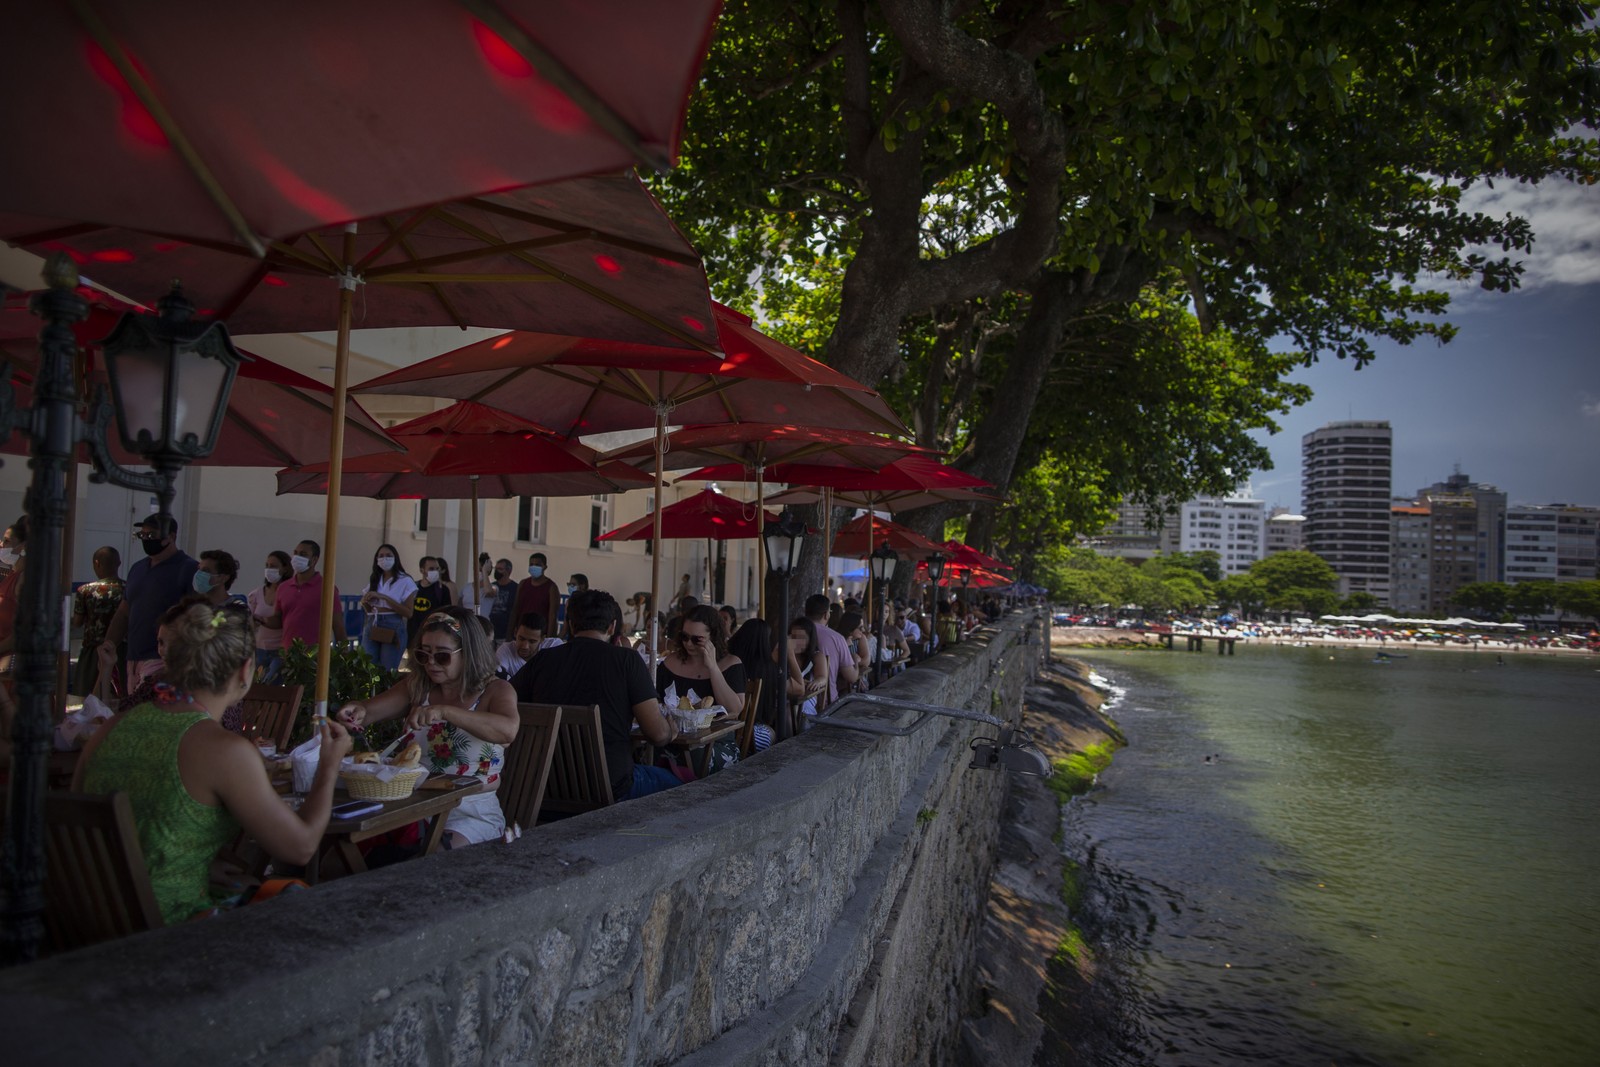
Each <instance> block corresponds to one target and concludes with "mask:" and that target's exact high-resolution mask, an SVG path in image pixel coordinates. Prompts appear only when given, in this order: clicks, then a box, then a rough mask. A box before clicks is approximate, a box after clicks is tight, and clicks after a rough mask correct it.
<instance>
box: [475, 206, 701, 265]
mask: <svg viewBox="0 0 1600 1067" xmlns="http://www.w3.org/2000/svg"><path fill="white" fill-rule="evenodd" d="M468 203H470V204H471V205H472V206H473V207H475V208H477V209H478V210H479V211H483V212H487V213H488V214H491V215H503V216H505V217H506V218H508V219H516V220H517V221H518V222H526V223H529V224H530V225H534V226H547V227H549V228H550V229H552V230H577V229H582V227H578V226H574V225H573V224H572V223H570V222H562V221H561V220H560V219H553V218H549V217H547V216H545V215H540V214H538V213H536V212H532V211H524V210H522V209H521V208H515V207H512V206H510V205H509V204H501V203H497V202H495V201H493V200H483V199H474V200H471V201H468ZM590 232H592V233H593V234H594V237H595V239H596V240H598V241H604V242H605V243H606V244H609V245H612V246H614V247H616V248H626V249H627V250H628V251H630V252H642V253H644V254H645V255H647V256H655V257H657V258H659V259H667V260H671V261H672V262H674V263H682V264H684V265H685V266H690V267H694V266H698V265H699V263H700V259H699V257H698V256H696V255H694V254H693V253H690V252H682V251H679V250H678V249H675V248H662V247H661V246H660V245H656V244H651V243H650V242H649V241H636V240H634V239H633V238H631V237H623V236H622V235H621V234H615V233H607V232H605V231H603V230H591V231H590Z"/></svg>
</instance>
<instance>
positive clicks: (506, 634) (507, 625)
mask: <svg viewBox="0 0 1600 1067" xmlns="http://www.w3.org/2000/svg"><path fill="white" fill-rule="evenodd" d="M516 603H517V583H516V582H513V581H512V580H511V561H510V560H509V559H497V560H495V561H494V601H493V603H492V606H491V607H490V608H489V625H490V626H493V627H494V636H495V640H497V641H505V640H508V639H509V638H510V637H511V609H512V608H513V607H514V606H516Z"/></svg>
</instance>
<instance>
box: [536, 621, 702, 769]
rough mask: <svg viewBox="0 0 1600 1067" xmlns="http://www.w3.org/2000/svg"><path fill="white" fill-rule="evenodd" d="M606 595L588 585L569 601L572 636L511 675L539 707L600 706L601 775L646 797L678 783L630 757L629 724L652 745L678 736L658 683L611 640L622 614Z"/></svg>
mask: <svg viewBox="0 0 1600 1067" xmlns="http://www.w3.org/2000/svg"><path fill="white" fill-rule="evenodd" d="M621 617H622V616H621V612H620V609H619V608H618V607H617V602H616V601H615V600H614V599H612V597H611V594H610V593H606V592H603V591H601V590H599V589H585V590H583V591H582V592H579V593H577V594H575V595H574V596H572V597H571V598H570V599H569V600H568V601H567V620H568V622H569V623H570V624H571V626H572V638H571V640H569V641H568V642H567V643H566V644H564V645H562V646H561V647H559V648H551V649H546V650H545V651H543V652H541V653H539V654H538V655H537V656H534V657H533V658H532V659H531V660H529V661H528V663H527V665H526V666H524V667H523V668H522V670H520V671H518V672H517V673H516V675H515V676H514V677H513V678H512V679H511V686H512V688H513V689H515V690H516V691H517V699H518V700H525V701H529V702H531V703H536V704H579V705H584V706H587V705H590V704H598V705H600V733H601V739H602V740H603V742H604V744H605V752H606V772H607V774H609V775H610V777H611V795H612V796H613V797H615V798H616V799H617V800H628V799H631V798H633V797H641V796H645V795H646V794H649V793H655V792H659V791H660V790H662V789H669V788H671V787H672V786H675V785H678V784H680V783H679V781H678V778H677V776H676V775H674V774H673V773H672V772H671V771H669V770H667V769H666V768H664V767H643V766H639V765H637V764H635V763H634V762H633V735H632V733H631V730H632V727H633V724H634V723H635V722H637V723H638V724H639V730H640V732H641V733H643V735H644V736H645V737H646V738H648V739H649V740H650V741H651V742H652V743H653V744H657V745H664V744H666V743H667V742H668V741H671V740H672V739H673V737H675V736H676V735H677V728H676V727H675V726H674V725H673V724H672V722H671V720H669V719H667V718H665V717H664V716H663V715H662V714H661V705H660V704H659V703H657V701H656V687H655V685H654V684H653V683H652V682H651V681H650V672H649V671H648V670H646V669H645V665H644V660H642V659H640V658H639V654H638V653H637V652H635V651H633V650H632V649H631V648H626V647H618V646H616V645H612V644H609V643H608V639H609V638H610V637H611V634H612V631H614V630H615V629H616V620H617V619H619V618H621Z"/></svg>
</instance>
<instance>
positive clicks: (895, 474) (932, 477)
mask: <svg viewBox="0 0 1600 1067" xmlns="http://www.w3.org/2000/svg"><path fill="white" fill-rule="evenodd" d="M742 472H743V468H742V467H740V466H739V465H737V464H730V463H725V464H721V465H719V466H712V467H703V468H701V469H700V470H697V471H695V472H693V473H692V474H686V475H683V476H682V477H681V478H679V479H678V480H679V481H686V480H689V479H693V480H696V481H708V482H710V481H717V480H719V479H720V480H722V481H736V480H738V479H739V478H740V476H741V474H742ZM767 480H768V481H770V482H787V483H788V484H790V485H809V486H822V487H826V488H832V489H845V490H856V491H859V492H862V493H864V494H869V495H870V494H876V493H880V492H881V493H891V492H903V491H908V490H925V489H985V488H993V486H992V485H991V484H990V483H989V482H986V481H984V480H983V479H982V478H979V477H977V476H976V475H973V474H967V473H966V472H965V471H959V470H956V469H955V468H954V467H947V466H945V465H944V464H942V463H940V462H939V461H937V460H934V459H928V458H927V457H924V456H907V457H905V458H904V459H898V460H895V461H894V462H893V463H889V464H886V465H884V466H883V467H881V468H879V469H878V470H875V471H872V470H851V469H849V468H846V467H825V466H821V465H819V464H810V463H777V464H774V465H772V466H770V467H768V468H767Z"/></svg>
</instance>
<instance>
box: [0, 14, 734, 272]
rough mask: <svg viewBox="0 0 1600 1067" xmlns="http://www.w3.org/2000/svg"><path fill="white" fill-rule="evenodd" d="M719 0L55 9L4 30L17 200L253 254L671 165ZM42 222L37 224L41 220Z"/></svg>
mask: <svg viewBox="0 0 1600 1067" xmlns="http://www.w3.org/2000/svg"><path fill="white" fill-rule="evenodd" d="M718 7H719V3H718V0H680V2H678V3H673V4H662V3H659V2H657V0H583V2H576V0H564V2H563V0H464V2H462V3H459V4H436V3H421V2H417V0H400V2H395V0H385V2H377V0H365V2H358V0H344V2H341V3H332V4H295V5H293V6H292V7H290V8H288V9H284V8H281V7H279V6H276V5H260V4H228V5H213V6H212V7H210V8H208V9H207V10H206V11H205V13H204V17H198V16H197V13H196V12H195V11H194V10H193V9H191V8H190V7H189V6H187V5H184V4H150V3H142V2H137V0H80V2H74V3H61V4H38V5H33V6H31V7H30V8H29V9H28V10H27V12H26V16H25V17H24V16H23V15H22V13H21V12H18V13H17V15H16V16H15V17H13V18H12V19H10V20H9V21H10V23H11V26H10V32H9V33H7V34H5V35H3V36H0V89H3V90H4V92H3V94H0V95H3V96H4V97H5V98H6V99H8V100H13V101H16V100H27V99H32V98H34V96H35V94H37V93H39V92H45V91H46V87H48V97H49V104H48V112H49V114H48V120H46V119H45V116H43V115H42V114H41V113H40V112H39V111H37V110H35V109H31V108H25V107H10V108H7V109H4V111H0V143H3V144H5V145H6V148H7V151H8V155H9V158H11V159H13V160H30V161H32V165H30V166H26V167H18V166H10V167H6V168H3V170H0V204H4V205H5V207H6V210H8V211H13V212H19V213H26V214H29V215H32V216H35V217H36V218H38V219H41V220H49V219H64V220H68V221H73V222H76V221H79V220H93V221H95V222H99V223H103V224H107V225H117V226H129V227H137V228H140V229H145V230H154V231H159V232H162V233H167V234H177V235H182V236H187V237H191V238H195V239H201V240H210V241H227V242H234V241H238V242H240V243H242V244H244V245H245V246H246V247H251V246H257V245H259V244H260V243H263V242H260V240H259V238H258V237H257V235H263V236H265V237H269V238H279V237H284V236H287V235H289V234H294V233H300V232H302V231H305V230H308V229H313V228H315V227H318V226H321V225H325V224H327V223H342V222H345V221H347V220H349V219H353V218H363V217H368V216H371V215H374V214H379V213H385V212H393V211H400V210H403V209H408V208H413V207H416V206H418V205H422V204H432V203H438V202H440V201H443V200H450V199H453V198H456V197H460V196H463V195H467V194H474V193H486V192H494V191H497V190H502V189H507V188H511V187H514V186H519V185H526V184H529V183H531V182H539V181H548V180H551V179H556V178H565V177H569V176H572V175H579V174H595V173H601V172H606V171H614V170H620V169H622V168H624V167H629V166H632V165H633V164H634V163H645V164H646V165H649V166H661V165H664V164H667V163H669V162H670V161H671V160H672V159H673V158H674V156H675V155H676V151H677V145H678V137H679V133H680V129H681V124H682V121H683V111H684V105H685V102H686V100H687V97H688V93H689V90H690V88H691V87H692V86H693V85H694V83H695V80H696V78H697V76H698V71H699V67H700V63H701V61H702V59H703V58H704V56H705V52H706V47H707V43H708V41H709V39H710V34H711V28H712V23H713V21H714V19H715V17H716V13H717V9H718ZM35 228H37V227H35Z"/></svg>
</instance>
